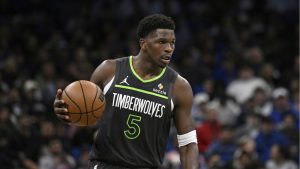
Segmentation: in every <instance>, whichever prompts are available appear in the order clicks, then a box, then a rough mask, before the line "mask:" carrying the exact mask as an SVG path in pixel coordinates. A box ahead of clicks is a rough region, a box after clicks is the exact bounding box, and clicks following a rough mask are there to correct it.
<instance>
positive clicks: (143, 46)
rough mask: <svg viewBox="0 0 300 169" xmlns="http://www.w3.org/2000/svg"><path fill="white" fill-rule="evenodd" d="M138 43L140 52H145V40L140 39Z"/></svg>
mask: <svg viewBox="0 0 300 169" xmlns="http://www.w3.org/2000/svg"><path fill="white" fill-rule="evenodd" d="M139 43H140V48H141V49H142V50H145V49H146V40H145V39H144V38H141V39H140V40H139Z"/></svg>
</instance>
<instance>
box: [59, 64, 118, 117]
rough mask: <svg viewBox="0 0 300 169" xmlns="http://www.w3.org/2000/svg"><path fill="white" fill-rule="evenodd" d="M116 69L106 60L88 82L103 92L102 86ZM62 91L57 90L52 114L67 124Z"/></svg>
mask: <svg viewBox="0 0 300 169" xmlns="http://www.w3.org/2000/svg"><path fill="white" fill-rule="evenodd" d="M115 67H116V61H115V60H106V61H104V62H102V63H101V64H100V65H99V66H98V67H97V68H96V69H95V71H94V72H93V74H92V76H91V79H90V81H91V82H94V83H95V84H97V85H98V86H99V87H101V89H102V90H103V88H104V86H105V85H106V84H107V83H108V82H109V81H110V79H111V78H112V77H113V76H114V73H115ZM61 95H62V89H58V90H57V92H56V97H55V100H54V103H53V108H54V112H55V114H56V115H57V117H58V118H59V119H61V120H62V121H65V122H69V116H68V109H67V108H66V106H65V102H64V100H62V98H61Z"/></svg>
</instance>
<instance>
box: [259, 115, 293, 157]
mask: <svg viewBox="0 0 300 169" xmlns="http://www.w3.org/2000/svg"><path fill="white" fill-rule="evenodd" d="M255 142H256V151H257V153H258V157H259V160H260V161H262V162H265V161H267V160H269V158H270V150H271V147H272V146H273V145H275V144H279V145H283V146H286V147H288V146H289V145H290V142H289V140H288V139H287V138H286V137H285V136H284V135H282V134H281V133H279V132H278V131H276V130H275V128H274V123H273V121H272V120H271V119H270V118H268V117H262V126H261V129H260V131H259V133H258V135H257V136H256V138H255Z"/></svg>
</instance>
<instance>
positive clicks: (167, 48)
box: [165, 43, 174, 53]
mask: <svg viewBox="0 0 300 169" xmlns="http://www.w3.org/2000/svg"><path fill="white" fill-rule="evenodd" d="M165 51H166V52H168V53H172V52H173V51H174V45H173V44H170V43H168V44H166V47H165Z"/></svg>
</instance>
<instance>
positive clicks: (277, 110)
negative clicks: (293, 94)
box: [269, 87, 292, 127]
mask: <svg viewBox="0 0 300 169" xmlns="http://www.w3.org/2000/svg"><path fill="white" fill-rule="evenodd" d="M272 97H273V108H272V111H271V113H270V115H269V116H270V118H271V119H272V120H273V122H274V123H275V125H276V126H277V127H278V126H279V125H280V123H281V122H282V121H283V117H284V116H285V115H287V114H292V110H291V107H290V104H289V93H288V90H287V89H286V88H283V87H279V88H276V89H275V90H274V91H273V93H272Z"/></svg>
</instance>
